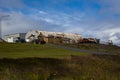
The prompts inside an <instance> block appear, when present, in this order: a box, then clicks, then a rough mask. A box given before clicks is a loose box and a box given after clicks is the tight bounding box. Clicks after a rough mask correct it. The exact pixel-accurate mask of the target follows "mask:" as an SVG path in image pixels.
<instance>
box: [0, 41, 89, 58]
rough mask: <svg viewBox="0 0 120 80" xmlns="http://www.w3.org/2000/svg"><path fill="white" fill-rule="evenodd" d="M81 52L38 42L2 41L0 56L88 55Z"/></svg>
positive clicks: (61, 56)
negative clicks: (11, 42)
mask: <svg viewBox="0 0 120 80" xmlns="http://www.w3.org/2000/svg"><path fill="white" fill-rule="evenodd" d="M86 54H87V53H81V52H76V51H71V50H66V49H61V48H55V47H52V46H49V45H47V44H45V45H38V44H18V43H17V44H16V43H14V44H8V43H0V58H25V57H40V58H65V57H70V55H86Z"/></svg>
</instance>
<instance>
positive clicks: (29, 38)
mask: <svg viewBox="0 0 120 80" xmlns="http://www.w3.org/2000/svg"><path fill="white" fill-rule="evenodd" d="M40 34H42V35H43V36H44V37H49V36H53V37H62V38H68V39H71V40H74V41H75V42H77V41H78V40H79V39H81V38H82V37H81V35H79V34H75V33H63V32H48V31H38V30H32V31H29V32H28V33H27V34H26V36H25V40H26V42H31V41H32V40H34V39H36V38H37V37H38V36H39V35H40ZM33 36H34V37H33Z"/></svg>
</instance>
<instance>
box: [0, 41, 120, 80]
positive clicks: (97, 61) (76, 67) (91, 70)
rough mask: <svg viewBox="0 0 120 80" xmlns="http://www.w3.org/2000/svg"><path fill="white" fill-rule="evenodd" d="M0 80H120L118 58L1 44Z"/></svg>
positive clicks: (33, 46) (23, 45) (119, 60)
mask: <svg viewBox="0 0 120 80" xmlns="http://www.w3.org/2000/svg"><path fill="white" fill-rule="evenodd" d="M0 80H120V55H117V54H115V55H113V54H101V55H99V54H89V53H80V52H75V51H70V50H65V49H61V48H55V47H51V46H49V45H47V44H46V45H36V44H6V43H0Z"/></svg>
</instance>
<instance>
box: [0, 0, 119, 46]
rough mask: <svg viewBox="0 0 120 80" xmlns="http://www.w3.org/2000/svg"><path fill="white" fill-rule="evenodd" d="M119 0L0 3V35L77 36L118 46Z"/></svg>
mask: <svg viewBox="0 0 120 80" xmlns="http://www.w3.org/2000/svg"><path fill="white" fill-rule="evenodd" d="M119 4H120V0H0V16H3V15H10V16H9V17H6V18H4V19H2V34H3V35H5V34H11V33H18V32H28V31H29V30H45V31H60V32H68V33H79V34H81V35H82V36H83V37H96V38H100V39H101V40H102V41H107V40H113V42H114V43H115V44H120V23H119V22H120V8H119V7H120V5H119Z"/></svg>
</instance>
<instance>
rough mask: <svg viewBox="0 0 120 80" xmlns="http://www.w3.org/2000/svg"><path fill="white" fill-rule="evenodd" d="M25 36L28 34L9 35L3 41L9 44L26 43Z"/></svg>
mask: <svg viewBox="0 0 120 80" xmlns="http://www.w3.org/2000/svg"><path fill="white" fill-rule="evenodd" d="M25 35H26V33H16V34H8V35H5V36H4V38H3V39H4V40H5V41H6V42H9V43H15V42H25Z"/></svg>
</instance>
